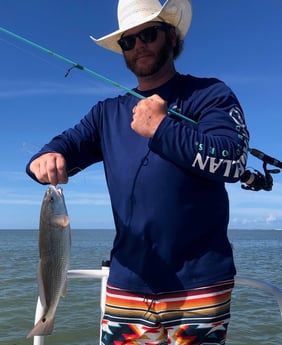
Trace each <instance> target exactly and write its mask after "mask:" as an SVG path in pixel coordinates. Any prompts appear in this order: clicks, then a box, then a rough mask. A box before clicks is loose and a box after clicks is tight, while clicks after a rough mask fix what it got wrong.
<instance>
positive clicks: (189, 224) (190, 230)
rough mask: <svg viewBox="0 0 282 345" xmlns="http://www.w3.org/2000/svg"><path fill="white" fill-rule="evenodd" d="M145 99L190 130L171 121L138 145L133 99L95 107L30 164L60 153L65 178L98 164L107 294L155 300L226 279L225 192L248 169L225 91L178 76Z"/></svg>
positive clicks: (242, 131) (239, 123)
mask: <svg viewBox="0 0 282 345" xmlns="http://www.w3.org/2000/svg"><path fill="white" fill-rule="evenodd" d="M136 91H138V90H136ZM138 92H139V93H140V91H138ZM141 94H142V95H143V96H145V97H147V96H150V95H152V94H158V95H160V96H161V97H162V98H163V99H165V100H166V101H167V103H168V107H169V108H173V109H177V111H178V112H180V113H182V114H183V115H185V116H187V117H189V118H191V119H192V120H193V122H194V123H192V122H190V121H187V120H185V119H182V118H180V117H177V116H175V115H169V116H167V117H165V118H164V120H163V121H162V122H161V124H160V125H159V127H158V129H157V131H156V133H155V135H154V136H153V138H151V139H147V138H144V137H141V136H140V135H138V134H137V133H135V132H134V131H133V130H132V129H131V127H130V123H131V121H132V108H133V107H134V105H136V103H137V102H138V99H136V97H134V96H132V95H130V94H125V95H122V96H119V97H116V98H112V99H106V100H104V101H101V102H99V103H97V104H96V105H95V106H94V107H93V108H92V109H91V111H90V112H89V113H88V114H87V115H86V116H85V117H84V118H83V119H82V120H81V121H80V123H78V124H77V125H76V126H74V128H71V129H68V130H66V131H65V132H63V133H62V134H60V135H58V136H56V137H55V138H53V139H52V140H51V141H50V142H49V143H48V144H46V145H45V146H44V147H43V148H42V149H41V150H40V152H39V153H38V154H36V155H35V156H34V157H32V159H31V161H32V160H33V159H35V158H36V157H38V156H39V155H42V154H44V153H47V152H59V153H61V154H62V155H63V156H64V157H65V159H66V163H67V169H68V174H69V176H71V175H74V174H75V173H77V172H79V171H80V170H81V169H84V168H86V167H87V166H89V165H91V164H93V163H95V162H99V161H103V164H104V169H105V175H106V180H107V185H108V190H109V194H110V198H111V204H112V211H113V216H114V221H115V226H116V237H115V240H114V243H113V249H112V251H111V264H110V276H109V280H108V282H109V284H111V285H113V286H116V287H119V288H123V289H127V290H130V291H135V292H140V293H161V292H168V291H181V290H185V289H188V288H194V287H199V286H204V285H207V284H211V283H214V282H217V281H219V280H223V279H229V278H232V277H233V276H234V275H235V273H236V270H235V266H234V262H233V255H232V249H231V246H230V243H229V240H228V237H227V227H228V221H229V202H228V195H227V192H226V189H225V182H237V181H238V180H239V179H240V176H241V175H242V174H243V172H244V169H245V165H246V159H247V149H248V139H249V136H248V131H247V128H246V124H245V119H244V115H243V111H242V109H241V107H240V104H239V102H238V100H237V98H236V96H235V95H234V93H233V92H232V90H230V88H229V87H227V86H226V85H225V84H224V83H223V82H221V81H219V80H217V79H212V78H196V77H193V76H191V75H187V76H184V75H180V74H178V73H177V74H176V75H175V76H174V77H173V78H172V79H171V80H169V81H168V82H167V83H165V84H164V85H162V86H161V87H159V88H157V89H154V90H150V91H146V92H141ZM29 164H30V163H29ZM29 164H28V166H27V173H28V174H29V175H30V176H31V177H33V178H35V177H34V176H33V175H32V173H31V172H30V170H29Z"/></svg>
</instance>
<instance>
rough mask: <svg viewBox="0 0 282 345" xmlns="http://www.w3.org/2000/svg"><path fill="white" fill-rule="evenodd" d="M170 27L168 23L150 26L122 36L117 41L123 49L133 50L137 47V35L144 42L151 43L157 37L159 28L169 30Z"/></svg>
mask: <svg viewBox="0 0 282 345" xmlns="http://www.w3.org/2000/svg"><path fill="white" fill-rule="evenodd" d="M169 28H170V26H169V25H166V24H163V25H158V26H157V25H156V26H150V27H149V28H146V29H144V30H141V31H140V32H138V33H137V34H134V35H128V36H124V37H121V38H120V39H119V40H118V41H117V43H118V44H119V46H120V47H121V49H122V50H131V49H133V48H134V47H135V44H136V37H138V38H139V39H140V40H141V41H142V42H144V43H151V42H154V41H155V40H156V39H157V36H158V30H161V31H167V30H168V29H169Z"/></svg>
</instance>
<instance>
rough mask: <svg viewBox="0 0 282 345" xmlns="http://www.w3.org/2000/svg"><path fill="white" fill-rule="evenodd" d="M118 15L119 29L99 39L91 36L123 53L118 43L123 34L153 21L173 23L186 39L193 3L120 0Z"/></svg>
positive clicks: (96, 40) (105, 46)
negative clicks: (162, 3)
mask: <svg viewBox="0 0 282 345" xmlns="http://www.w3.org/2000/svg"><path fill="white" fill-rule="evenodd" d="M117 16H118V23H119V29H118V30H116V31H114V32H113V33H111V34H108V35H106V36H103V37H101V38H99V39H95V38H94V37H92V36H90V38H91V39H92V40H93V41H94V42H95V43H97V44H98V45H100V46H101V47H103V48H106V49H110V50H113V51H114V52H117V53H122V50H121V48H120V46H119V44H118V43H117V41H118V40H119V39H120V37H121V36H122V34H123V33H124V32H125V31H127V30H129V29H132V28H134V27H136V26H139V25H141V24H144V23H147V22H151V21H161V22H165V23H168V24H171V25H172V26H174V27H175V28H176V30H177V33H178V34H179V37H180V39H184V37H185V35H186V34H187V32H188V30H189V27H190V24H191V20H192V4H191V0H167V1H166V2H165V3H164V5H163V6H162V5H161V4H160V2H159V1H158V0H119V3H118V10H117Z"/></svg>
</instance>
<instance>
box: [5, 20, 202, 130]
mask: <svg viewBox="0 0 282 345" xmlns="http://www.w3.org/2000/svg"><path fill="white" fill-rule="evenodd" d="M0 31H2V32H4V33H6V34H8V35H10V36H12V37H14V38H16V39H17V40H20V41H22V42H24V43H26V44H29V45H31V46H32V47H34V48H37V49H39V50H41V51H43V52H45V53H46V54H48V55H51V56H54V57H56V58H57V59H60V60H62V61H64V62H67V63H68V64H70V65H72V67H71V69H73V68H77V69H80V70H81V71H85V72H87V73H89V74H91V75H93V76H95V77H96V78H98V79H101V80H103V81H104V82H107V83H109V84H112V85H114V86H115V87H117V88H119V89H122V90H124V91H126V92H127V93H129V94H131V95H133V96H135V97H137V98H139V99H145V98H146V97H144V96H142V95H140V94H139V93H138V92H136V91H134V90H132V89H129V88H128V87H126V86H124V85H122V84H120V83H117V82H116V81H113V80H111V79H109V78H107V77H105V76H103V75H101V74H99V73H97V72H95V71H93V70H91V69H90V68H88V67H85V66H82V65H80V64H79V63H77V62H75V61H72V60H70V59H69V58H67V57H65V56H63V55H60V54H58V53H56V52H53V51H51V50H50V49H47V48H45V47H43V46H41V45H39V44H37V43H35V42H33V41H30V40H28V39H26V38H24V37H22V36H20V35H18V34H16V33H14V32H12V31H9V30H7V29H5V28H3V27H1V26H0ZM71 69H68V70H67V72H66V76H67V75H68V74H69V72H70V70H71ZM169 112H170V113H171V114H174V115H176V116H178V117H181V118H182V119H185V120H187V121H189V122H191V123H193V124H194V125H195V124H196V122H195V121H194V120H192V119H190V118H189V117H187V116H184V115H183V114H181V113H179V112H177V111H175V110H174V109H169Z"/></svg>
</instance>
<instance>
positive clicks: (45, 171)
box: [30, 153, 68, 185]
mask: <svg viewBox="0 0 282 345" xmlns="http://www.w3.org/2000/svg"><path fill="white" fill-rule="evenodd" d="M30 171H31V172H32V173H33V174H34V175H35V177H36V178H37V179H38V181H40V182H42V183H50V184H53V185H57V184H59V183H67V182H68V176H67V169H66V161H65V159H64V157H63V156H62V155H61V154H60V153H46V154H43V155H42V156H39V157H38V158H36V159H35V160H34V161H32V162H31V164H30Z"/></svg>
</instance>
